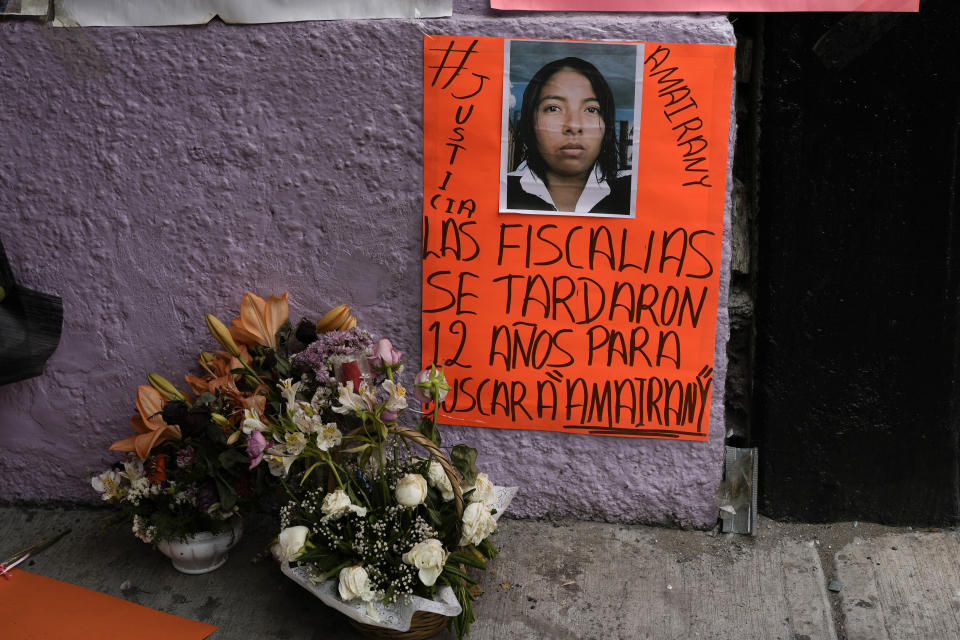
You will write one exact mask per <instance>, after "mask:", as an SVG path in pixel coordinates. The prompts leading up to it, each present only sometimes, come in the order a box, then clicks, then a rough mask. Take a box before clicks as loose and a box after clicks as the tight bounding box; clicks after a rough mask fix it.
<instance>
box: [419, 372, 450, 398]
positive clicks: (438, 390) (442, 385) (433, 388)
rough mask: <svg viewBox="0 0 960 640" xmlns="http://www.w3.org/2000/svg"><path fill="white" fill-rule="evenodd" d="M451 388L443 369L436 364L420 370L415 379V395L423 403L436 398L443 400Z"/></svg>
mask: <svg viewBox="0 0 960 640" xmlns="http://www.w3.org/2000/svg"><path fill="white" fill-rule="evenodd" d="M449 390H450V385H449V384H447V379H446V377H444V375H443V369H437V368H436V367H435V366H434V365H430V368H429V369H423V370H422V371H420V373H418V374H417V377H416V378H415V379H414V381H413V395H414V396H416V398H417V400H419V401H420V402H422V403H423V404H428V403H430V402H433V401H434V400H436V401H437V402H443V399H444V398H446V397H447V391H449Z"/></svg>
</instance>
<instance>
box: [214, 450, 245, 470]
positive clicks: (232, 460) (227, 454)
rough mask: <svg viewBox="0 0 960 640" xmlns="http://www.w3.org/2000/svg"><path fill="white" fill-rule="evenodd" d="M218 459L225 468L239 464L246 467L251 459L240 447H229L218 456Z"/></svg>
mask: <svg viewBox="0 0 960 640" xmlns="http://www.w3.org/2000/svg"><path fill="white" fill-rule="evenodd" d="M217 459H218V460H219V461H220V466H222V467H223V468H224V469H230V468H231V467H235V466H238V465H240V466H243V467H246V466H247V465H249V464H250V459H249V458H247V456H246V455H245V454H244V453H243V452H242V451H240V450H239V449H227V450H226V451H224V452H222V453H221V454H220V455H219V456H217Z"/></svg>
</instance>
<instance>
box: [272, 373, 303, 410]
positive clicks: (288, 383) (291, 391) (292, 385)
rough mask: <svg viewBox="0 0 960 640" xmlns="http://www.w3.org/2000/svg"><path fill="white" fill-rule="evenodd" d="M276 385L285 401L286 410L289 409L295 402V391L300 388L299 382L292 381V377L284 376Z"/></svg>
mask: <svg viewBox="0 0 960 640" xmlns="http://www.w3.org/2000/svg"><path fill="white" fill-rule="evenodd" d="M277 387H279V388H280V395H282V396H283V399H284V400H286V402H287V411H290V410H291V409H292V408H293V405H295V404H296V402H297V391H299V390H300V383H299V382H294V381H293V378H284V379H283V380H281V381H280V384H278V385H277Z"/></svg>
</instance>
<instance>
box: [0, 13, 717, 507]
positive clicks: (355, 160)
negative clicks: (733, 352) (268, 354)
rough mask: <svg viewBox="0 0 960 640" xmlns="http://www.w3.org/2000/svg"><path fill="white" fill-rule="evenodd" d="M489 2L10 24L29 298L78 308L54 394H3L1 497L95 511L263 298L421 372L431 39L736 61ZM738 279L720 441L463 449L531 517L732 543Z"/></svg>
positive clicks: (14, 147)
mask: <svg viewBox="0 0 960 640" xmlns="http://www.w3.org/2000/svg"><path fill="white" fill-rule="evenodd" d="M485 4H486V3H485V2H482V1H481V0H476V1H474V2H470V3H466V2H462V3H455V6H454V11H455V16H454V17H453V18H452V19H442V20H430V21H403V20H377V21H359V22H313V23H296V24H278V25H263V26H244V27H238V26H230V25H225V24H222V23H219V22H215V23H212V24H210V25H207V26H205V27H184V28H113V29H84V30H66V29H53V28H49V27H46V26H43V25H39V24H35V23H28V22H5V23H0V41H2V42H3V46H2V51H3V58H4V59H3V64H2V67H0V102H2V105H3V108H2V109H0V229H2V233H3V241H4V244H5V245H6V248H7V252H8V255H9V257H10V260H11V262H12V264H13V267H14V271H15V273H16V275H17V277H18V280H19V281H20V282H22V283H23V284H24V285H26V286H29V287H31V288H34V289H38V290H42V291H46V292H49V293H55V294H57V295H60V296H62V297H63V301H64V307H65V320H64V329H63V338H62V341H61V344H60V347H59V349H58V350H57V352H56V353H55V354H54V356H53V357H52V358H51V360H50V361H49V362H48V365H47V369H46V373H45V375H43V376H41V377H39V378H34V379H31V380H27V381H24V382H19V383H15V384H12V385H7V386H5V387H0V499H75V500H91V499H93V498H94V496H93V493H92V491H91V490H90V489H89V485H88V483H87V481H86V478H87V475H88V473H89V472H90V471H95V470H99V469H100V468H102V467H103V466H105V465H106V464H108V463H109V462H110V461H112V460H113V459H114V457H113V456H112V454H110V453H108V452H107V446H108V445H109V444H110V443H111V442H113V441H114V440H116V439H118V438H120V437H123V436H126V435H127V434H128V432H129V431H130V427H129V426H128V420H129V417H130V416H131V415H132V414H133V413H134V410H135V409H134V404H133V394H134V391H135V388H136V386H137V385H138V384H143V383H144V382H145V376H146V374H147V373H148V372H151V371H156V372H158V373H161V374H164V375H166V376H168V377H170V378H171V379H177V380H182V375H183V373H187V372H192V367H193V358H195V356H196V354H197V352H199V351H200V350H201V349H209V348H212V346H214V345H213V343H212V341H211V340H210V339H209V337H208V334H207V331H206V328H205V326H204V322H203V315H204V313H207V312H212V313H215V314H217V315H218V316H219V317H221V318H223V319H229V318H231V317H233V316H234V315H236V313H237V311H238V305H239V302H240V297H241V295H242V294H243V293H244V292H245V291H247V290H252V291H255V292H258V293H260V294H261V295H267V294H273V293H280V292H283V291H289V292H290V295H291V301H292V302H291V317H293V318H295V319H296V318H299V317H300V316H301V315H311V316H316V315H317V314H318V313H320V312H323V311H325V310H327V309H328V308H330V307H331V306H333V305H335V304H338V303H340V302H342V301H348V302H349V303H350V304H351V305H352V306H353V307H355V309H356V312H357V315H358V316H359V318H360V320H361V323H362V324H363V326H365V327H366V328H368V329H369V330H370V331H371V332H373V333H374V334H379V335H388V336H390V337H391V338H392V339H393V340H394V342H395V343H396V344H398V345H402V347H401V348H402V349H403V351H404V352H405V353H406V354H407V355H408V356H410V357H411V361H413V362H417V361H418V360H419V353H418V351H419V322H420V319H419V300H420V287H419V283H420V262H419V243H420V203H421V195H422V162H421V161H422V135H421V130H422V126H421V124H422V123H421V105H422V85H421V79H422V70H421V69H422V38H423V34H424V32H428V33H438V34H444V33H446V34H476V35H489V36H525V37H544V38H582V39H624V40H647V41H666V42H705V43H732V42H733V33H732V29H731V28H730V25H729V23H728V21H727V20H726V18H725V17H722V16H684V17H678V16H662V15H658V16H642V15H636V16H624V15H615V14H606V15H605V14H595V15H589V16H588V15H575V14H570V15H559V14H530V15H527V14H499V13H497V12H492V11H491V10H489V9H486V8H484V5H485ZM731 143H732V133H731ZM731 147H732V144H731ZM728 264H729V242H728V241H727V240H725V242H724V252H723V269H722V273H724V274H726V272H727V267H726V265H728ZM723 280H724V281H723V283H722V287H721V290H720V294H719V295H720V311H719V322H718V328H717V350H716V354H717V355H716V367H715V369H716V371H715V374H714V397H713V406H712V411H711V420H712V425H711V438H710V441H709V442H708V443H685V442H667V441H656V440H639V439H620V438H593V437H586V436H572V435H565V434H557V433H538V432H524V431H500V430H487V429H468V428H459V429H454V428H448V429H446V431H445V435H446V441H447V443H450V444H452V443H455V442H457V441H469V442H470V443H472V444H473V445H475V446H477V447H478V448H479V449H480V450H481V457H480V460H479V463H480V465H481V466H482V467H483V468H484V469H486V470H487V471H488V472H489V473H490V475H491V477H493V478H494V479H495V480H496V481H497V482H498V483H501V484H516V485H520V486H521V487H523V489H522V492H521V494H520V496H519V497H518V499H517V500H516V502H515V503H514V505H515V506H514V509H513V510H514V511H515V512H517V513H519V514H521V515H527V516H533V515H543V514H569V515H574V516H578V517H585V518H600V519H609V520H619V521H645V522H664V523H680V524H685V525H693V526H707V525H711V524H712V523H713V522H714V521H715V519H716V510H715V507H714V505H713V494H714V490H715V488H716V485H717V483H718V482H719V479H720V474H721V461H722V445H723V435H724V423H723V405H722V397H721V396H722V390H723V380H724V371H725V357H724V349H723V345H724V344H725V342H726V337H727V329H728V327H727V321H726V299H727V293H726V277H725V276H724V278H723ZM411 375H412V372H411Z"/></svg>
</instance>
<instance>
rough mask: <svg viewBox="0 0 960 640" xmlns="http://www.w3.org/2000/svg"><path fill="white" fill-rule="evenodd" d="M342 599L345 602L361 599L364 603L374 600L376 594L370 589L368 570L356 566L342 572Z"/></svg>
mask: <svg viewBox="0 0 960 640" xmlns="http://www.w3.org/2000/svg"><path fill="white" fill-rule="evenodd" d="M340 597H341V598H343V599H344V600H353V599H354V598H360V599H361V600H363V601H364V602H370V601H371V600H373V598H374V597H375V594H374V593H373V591H372V590H371V589H370V577H369V576H368V575H367V570H366V569H364V568H363V567H361V566H360V565H354V566H352V567H345V568H343V569H341V570H340Z"/></svg>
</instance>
